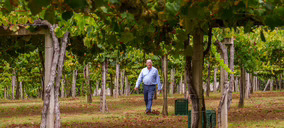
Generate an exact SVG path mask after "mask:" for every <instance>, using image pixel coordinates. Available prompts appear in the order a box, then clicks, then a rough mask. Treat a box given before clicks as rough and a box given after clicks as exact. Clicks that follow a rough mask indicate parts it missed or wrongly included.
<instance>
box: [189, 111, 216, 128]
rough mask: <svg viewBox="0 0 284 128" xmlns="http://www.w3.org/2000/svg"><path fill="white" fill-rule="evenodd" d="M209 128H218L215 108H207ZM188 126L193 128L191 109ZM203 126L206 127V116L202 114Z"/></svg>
mask: <svg viewBox="0 0 284 128" xmlns="http://www.w3.org/2000/svg"><path fill="white" fill-rule="evenodd" d="M206 120H207V124H206V127H207V128H216V112H215V111H214V110H206ZM188 128H191V110H189V111H188ZM202 128H204V118H203V115H202Z"/></svg>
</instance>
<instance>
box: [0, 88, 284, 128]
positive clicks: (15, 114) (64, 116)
mask: <svg viewBox="0 0 284 128" xmlns="http://www.w3.org/2000/svg"><path fill="white" fill-rule="evenodd" d="M220 96H221V94H220V93H217V94H214V93H210V96H209V97H205V100H206V101H205V102H206V109H207V110H217V107H218V105H219V100H220ZM177 98H183V95H178V94H175V95H173V96H171V97H169V98H168V114H169V115H168V116H162V115H161V114H160V115H151V116H149V115H146V114H144V111H145V103H144V100H143V94H139V95H138V94H135V95H131V96H129V97H127V96H121V97H120V98H118V99H114V98H112V97H107V104H108V108H109V112H106V113H101V112H100V111H99V105H100V103H99V102H100V98H99V97H93V103H92V104H88V103H86V98H85V97H78V98H76V99H72V98H63V99H60V106H61V110H60V111H61V121H62V125H63V127H188V124H187V122H188V120H187V119H188V117H187V116H175V115H174V101H175V99H177ZM238 101H239V95H238V94H237V93H234V94H233V101H232V105H231V109H230V111H229V115H228V118H229V119H228V120H229V127H230V128H231V127H232V128H243V127H248V128H262V127H271V128H273V127H274V128H281V127H282V128H284V127H283V126H284V106H283V101H284V93H283V92H265V93H262V92H256V93H254V94H253V95H251V98H250V99H246V100H245V107H244V108H238V107H237V106H238ZM42 105H43V102H42V101H41V100H40V99H32V100H1V101H0V122H1V123H0V127H1V128H2V127H38V126H39V124H40V121H41V111H42ZM162 105H163V99H162V95H159V96H158V100H154V104H153V109H154V110H158V111H160V112H162V108H163V107H162ZM189 109H191V104H189Z"/></svg>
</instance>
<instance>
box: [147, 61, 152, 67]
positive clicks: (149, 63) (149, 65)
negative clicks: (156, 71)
mask: <svg viewBox="0 0 284 128" xmlns="http://www.w3.org/2000/svg"><path fill="white" fill-rule="evenodd" d="M146 65H147V68H148V69H151V68H152V60H147V61H146Z"/></svg>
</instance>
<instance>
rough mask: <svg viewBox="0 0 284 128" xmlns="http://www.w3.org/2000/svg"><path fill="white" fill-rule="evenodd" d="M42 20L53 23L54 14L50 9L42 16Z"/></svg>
mask: <svg viewBox="0 0 284 128" xmlns="http://www.w3.org/2000/svg"><path fill="white" fill-rule="evenodd" d="M44 19H45V20H47V21H48V22H49V23H51V24H54V23H55V12H54V10H53V9H52V7H49V8H48V9H47V10H46V11H45V14H44Z"/></svg>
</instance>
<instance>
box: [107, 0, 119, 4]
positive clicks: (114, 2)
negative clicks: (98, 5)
mask: <svg viewBox="0 0 284 128" xmlns="http://www.w3.org/2000/svg"><path fill="white" fill-rule="evenodd" d="M109 2H110V3H112V4H117V3H119V1H118V0H109Z"/></svg>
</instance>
